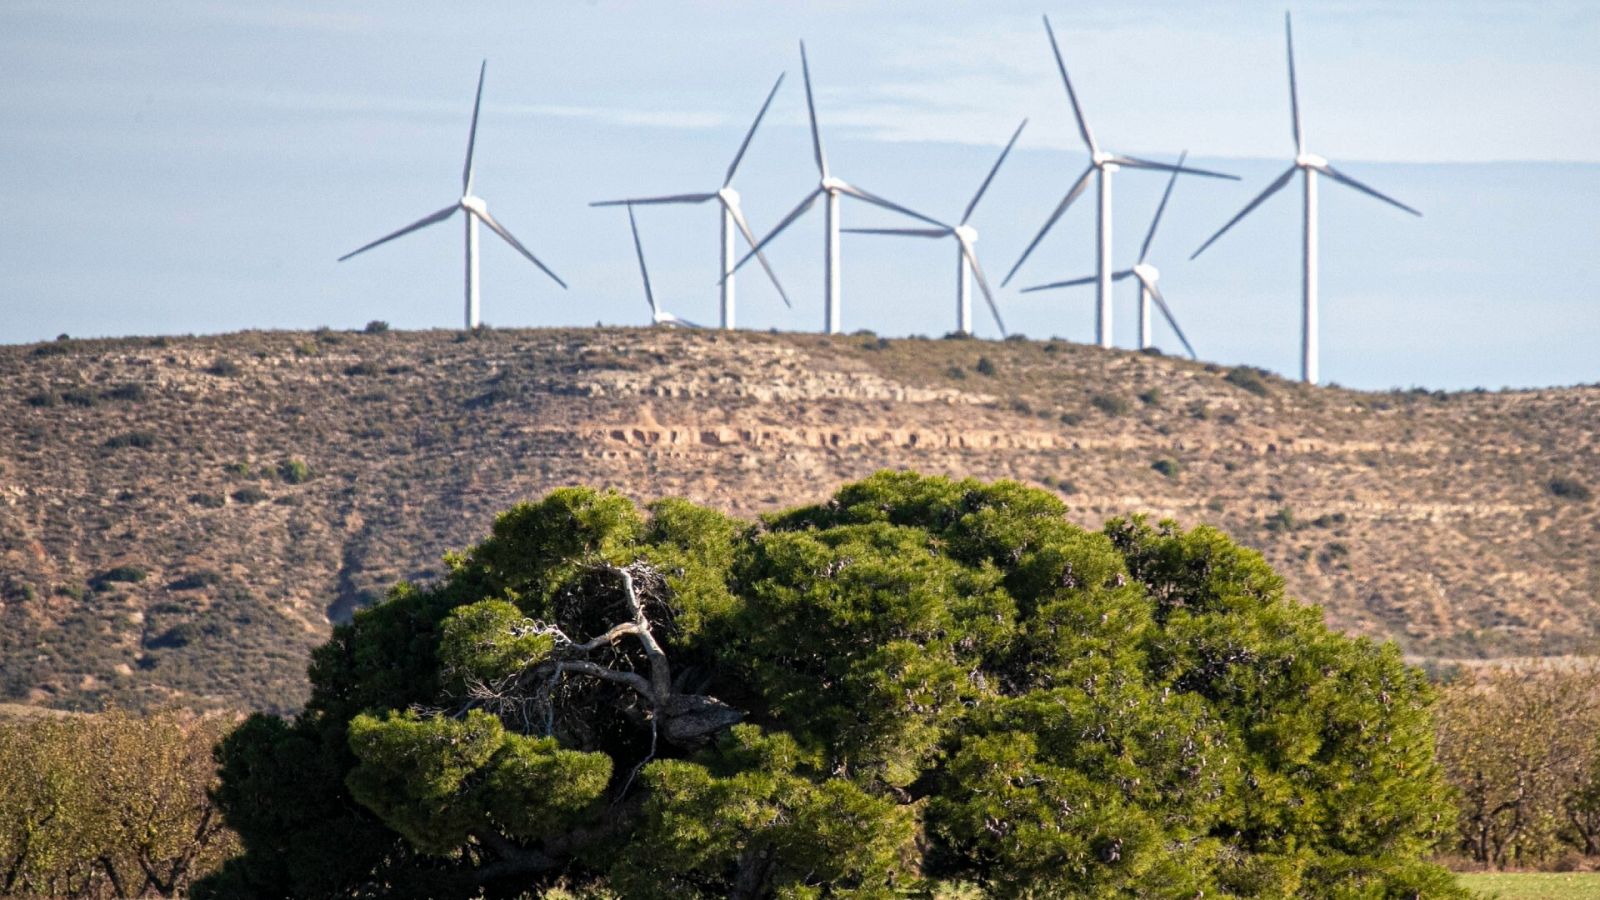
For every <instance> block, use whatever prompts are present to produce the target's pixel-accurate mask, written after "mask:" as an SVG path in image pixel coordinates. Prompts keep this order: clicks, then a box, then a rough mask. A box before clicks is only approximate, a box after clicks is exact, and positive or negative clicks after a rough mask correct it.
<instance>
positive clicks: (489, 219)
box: [473, 209, 567, 290]
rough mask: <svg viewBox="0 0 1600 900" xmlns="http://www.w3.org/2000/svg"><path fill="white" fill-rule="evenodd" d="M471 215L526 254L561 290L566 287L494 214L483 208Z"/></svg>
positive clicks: (518, 250)
mask: <svg viewBox="0 0 1600 900" xmlns="http://www.w3.org/2000/svg"><path fill="white" fill-rule="evenodd" d="M473 215H476V216H477V217H478V218H480V219H482V220H483V224H485V225H487V226H489V230H490V231H493V232H494V233H495V234H498V235H500V238H501V240H504V241H505V242H506V243H508V244H510V245H511V246H512V247H514V248H516V251H517V252H518V253H521V254H522V255H523V256H526V257H527V258H528V262H531V263H533V264H534V265H536V266H538V267H539V271H541V272H543V273H545V274H546V275H549V276H550V278H551V280H552V281H554V282H555V283H556V284H559V285H561V287H562V289H563V290H565V289H566V287H567V283H566V282H565V281H562V280H561V276H559V275H557V274H556V273H554V272H552V271H550V267H549V266H546V265H545V264H544V263H542V262H540V261H539V257H537V256H534V255H533V254H532V253H531V252H529V251H528V248H527V247H524V246H522V242H521V241H519V240H517V239H516V238H514V237H512V236H511V232H509V231H507V230H506V229H505V226H503V225H501V224H500V223H499V222H496V221H495V220H494V216H491V215H489V211H488V210H487V209H486V210H484V211H483V212H481V213H474V214H473Z"/></svg>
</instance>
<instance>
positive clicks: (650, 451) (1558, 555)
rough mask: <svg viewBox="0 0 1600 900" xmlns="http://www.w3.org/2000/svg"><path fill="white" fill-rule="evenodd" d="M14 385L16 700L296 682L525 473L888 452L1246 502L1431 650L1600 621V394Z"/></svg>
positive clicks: (7, 450) (847, 364) (719, 481)
mask: <svg viewBox="0 0 1600 900" xmlns="http://www.w3.org/2000/svg"><path fill="white" fill-rule="evenodd" d="M41 348H42V349H41ZM980 359H983V360H986V363H985V364H984V365H981V366H980V365H979V361H980ZM986 373H989V374H986ZM0 379H3V381H4V387H5V389H4V391H3V392H0V414H3V416H4V424H0V700H17V701H22V702H31V703H44V704H56V705H63V704H73V703H92V702H97V701H99V700H100V699H103V698H105V697H107V696H113V697H116V698H118V699H120V700H122V701H123V702H131V703H139V704H150V703H160V702H168V701H171V700H176V701H178V702H184V703H198V704H208V703H215V704H242V705H249V706H254V707H260V708H271V709H279V710H291V709H293V708H294V707H295V706H296V705H297V704H298V703H299V702H300V700H301V698H302V696H303V690H304V678H303V669H304V664H305V660H306V653H307V652H308V649H309V647H311V646H313V645H315V644H316V643H317V642H319V641H320V640H322V639H323V637H325V636H326V634H327V631H328V628H329V621H330V619H335V620H337V619H341V618H344V617H347V616H348V615H350V614H351V612H352V611H353V610H355V609H356V608H359V607H360V606H361V605H363V604H365V603H370V602H372V601H373V600H374V599H376V598H377V597H379V596H381V594H382V591H383V590H384V589H385V588H386V587H387V585H389V584H391V583H392V582H394V581H396V580H398V579H401V578H409V579H421V580H426V579H429V578H432V577H436V576H437V575H438V573H439V572H440V571H441V570H442V566H441V564H440V562H439V560H440V557H441V555H442V554H443V553H444V552H445V551H446V550H449V549H452V548H459V547H464V546H467V545H469V544H471V543H473V542H474V541H476V540H477V539H478V538H479V537H480V536H481V535H482V534H483V533H484V532H485V531H486V530H487V528H488V526H489V523H490V522H491V521H492V519H493V516H494V515H495V514H496V513H497V512H499V511H501V510H503V509H505V508H506V507H508V506H510V505H511V504H513V503H515V502H517V501H519V500H525V499H530V498H534V497H537V496H539V495H540V494H542V493H544V492H545V491H547V490H549V489H551V488H553V487H557V486H560V485H566V484H578V483H582V484H595V485H601V486H608V487H614V488H616V489H618V490H620V491H622V492H624V493H626V494H629V495H630V496H633V497H635V498H638V499H641V500H644V499H650V498H653V497H657V496H665V495H677V496H683V497H687V498H689V499H692V500H695V501H697V502H701V503H706V504H709V505H712V506H716V507H719V508H722V509H725V510H729V511H732V512H735V513H739V514H741V515H747V516H751V515H756V514H759V513H761V512H765V511H770V510H774V509H778V508H781V507H786V506H791V505H795V504H798V503H803V502H811V501H816V500H820V499H822V498H824V497H826V496H827V495H828V494H829V493H831V492H832V491H833V490H834V489H835V488H836V487H837V486H838V485H839V484H840V483H841V482H844V481H847V480H851V479H854V478H859V477H862V476H864V475H867V474H869V473H871V472H873V471H876V470H878V469H881V468H902V467H903V468H914V469H917V470H920V471H924V472H928V473H938V474H948V475H954V476H968V475H970V476H975V477H979V478H1001V477H1004V478H1015V479H1019V480H1024V481H1028V482H1031V483H1035V484H1041V485H1044V486H1046V487H1050V488H1053V489H1055V490H1057V491H1059V492H1061V493H1062V494H1063V495H1065V496H1066V499H1067V501H1068V502H1069V503H1070V504H1071V506H1072V508H1073V515H1074V516H1075V518H1077V519H1078V520H1079V521H1080V522H1081V523H1083V524H1085V525H1098V524H1100V523H1101V522H1103V521H1104V520H1105V519H1107V518H1109V517H1112V516H1116V515H1125V514H1128V513H1135V512H1143V513H1149V514H1150V515H1152V516H1156V517H1172V518H1176V519H1177V520H1179V521H1180V522H1181V523H1183V524H1185V525H1194V524H1199V523H1202V522H1204V523H1211V524H1215V525H1218V526H1220V527H1222V528H1224V529H1226V530H1228V531H1229V532H1231V533H1233V534H1234V535H1236V536H1237V537H1238V538H1240V539H1241V540H1243V541H1244V542H1246V543H1248V544H1251V545H1252V546H1255V547H1258V548H1259V549H1261V550H1262V551H1263V552H1264V553H1265V554H1266V555H1267V557H1268V558H1269V560H1270V561H1271V562H1272V563H1273V565H1274V566H1276V567H1277V568H1278V570H1279V571H1280V572H1281V573H1283V575H1284V577H1285V578H1286V580H1287V581H1288V583H1289V587H1290V589H1291V591H1292V592H1293V593H1295V594H1296V595H1298V596H1299V597H1301V598H1302V599H1304V600H1306V601H1308V602H1313V603H1318V604H1320V605H1322V606H1323V607H1324V609H1325V611H1326V613H1327V616H1328V619H1329V621H1330V622H1331V623H1332V624H1334V625H1335V626H1337V627H1340V628H1343V629H1346V630H1349V631H1352V632H1356V633H1361V634H1368V635H1372V636H1374V637H1380V638H1382V637H1392V638H1395V639H1397V640H1399V641H1400V642H1401V644H1402V645H1403V646H1404V647H1405V648H1406V649H1407V650H1408V651H1410V652H1412V653H1415V654H1420V655H1443V656H1494V655H1502V654H1505V655H1525V654H1530V653H1540V652H1568V651H1573V650H1580V651H1581V650H1584V649H1585V648H1587V647H1588V646H1589V642H1590V640H1591V638H1592V635H1593V629H1594V623H1595V622H1596V621H1600V617H1597V616H1596V613H1597V611H1600V610H1597V607H1600V558H1597V557H1600V554H1597V553H1596V551H1595V548H1596V547H1597V546H1600V514H1597V510H1600V500H1595V499H1592V498H1590V499H1585V498H1583V497H1582V493H1583V492H1582V491H1581V490H1579V491H1577V492H1574V491H1571V490H1566V491H1561V490H1560V489H1559V488H1558V491H1559V492H1558V491H1552V489H1551V487H1552V483H1553V482H1560V483H1575V484H1577V485H1578V486H1579V487H1580V488H1583V487H1587V488H1588V489H1590V490H1600V388H1595V387H1579V388H1569V389H1560V390H1544V391H1526V392H1504V393H1495V394H1488V393H1458V394H1426V393H1420V392H1411V393H1392V394H1391V393H1383V394H1370V393H1359V392H1353V391H1345V390H1341V389H1337V388H1309V387H1305V386H1302V385H1298V384H1291V383H1288V382H1283V381H1280V380H1277V379H1273V378H1265V379H1262V378H1259V377H1253V373H1242V374H1231V373H1230V371H1229V370H1226V369H1221V368H1218V367H1208V366H1205V365H1202V364H1197V363H1191V362H1187V361H1182V360H1175V359H1167V358H1161V357H1156V356H1146V355H1142V354H1137V353H1129V352H1121V351H1105V350H1100V349H1098V348H1094V347H1088V346H1083V345H1077V344H1070V343H1067V342H1063V341H1053V342H1043V341H1032V342H1030V341H1011V342H1005V343H994V342H986V341H970V340H933V341H928V340H893V341H880V340H878V339H876V338H872V337H867V336H840V337H833V338H828V337H822V336H818V335H767V334H753V333H737V334H733V335H724V334H716V333H696V332H681V331H663V330H648V329H605V330H565V331H563V330H555V331H543V330H541V331H486V332H483V333H481V334H478V335H475V336H470V337H469V336H465V335H460V334H457V333H454V332H417V333H390V334H384V335H366V334H350V333H328V332H321V333H316V334H309V333H242V334H236V335H227V336H220V337H212V338H172V339H155V340H148V339H128V340H118V341H97V342H90V341H75V342H67V343H62V344H49V345H39V346H37V347H7V348H0ZM292 461H300V462H303V463H304V464H305V466H306V469H307V470H308V471H307V472H305V473H299V472H297V471H296V470H295V468H294V467H293V466H292V465H290V463H292ZM306 474H309V477H308V478H307V477H304V475H306Z"/></svg>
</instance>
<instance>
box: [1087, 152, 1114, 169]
mask: <svg viewBox="0 0 1600 900" xmlns="http://www.w3.org/2000/svg"><path fill="white" fill-rule="evenodd" d="M1089 161H1090V162H1092V163H1093V164H1094V165H1095V166H1097V167H1098V168H1102V169H1105V170H1107V171H1109V172H1115V171H1116V170H1117V169H1119V168H1121V167H1120V166H1118V165H1117V155H1116V154H1115V153H1108V152H1106V151H1104V150H1096V151H1094V152H1093V153H1091V154H1089Z"/></svg>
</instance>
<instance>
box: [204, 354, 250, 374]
mask: <svg viewBox="0 0 1600 900" xmlns="http://www.w3.org/2000/svg"><path fill="white" fill-rule="evenodd" d="M241 371H243V370H242V369H240V368H239V364H238V363H236V362H234V361H233V360H231V359H228V358H227V357H225V356H219V357H217V358H216V359H215V360H214V361H213V362H212V363H211V365H209V366H207V367H206V373H207V374H210V375H216V376H219V377H222V378H232V377H233V376H235V375H238V374H239V373H240V372H241Z"/></svg>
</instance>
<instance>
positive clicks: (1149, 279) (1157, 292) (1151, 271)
mask: <svg viewBox="0 0 1600 900" xmlns="http://www.w3.org/2000/svg"><path fill="white" fill-rule="evenodd" d="M1188 157H1189V151H1187V150H1185V151H1184V152H1183V153H1182V154H1181V155H1180V156H1179V157H1178V165H1179V166H1182V165H1183V161H1184V160H1185V159H1187V158H1188ZM1177 183H1178V172H1177V170H1173V173H1172V175H1171V177H1169V178H1168V179H1167V189H1166V191H1165V192H1164V193H1162V195H1161V203H1160V204H1158V205H1157V206H1156V214H1155V217H1154V218H1152V219H1151V220H1150V230H1149V231H1147V232H1145V235H1144V244H1142V245H1141V246H1140V247H1139V261H1138V262H1136V263H1134V264H1133V268H1131V269H1123V270H1121V271H1118V272H1113V273H1112V274H1111V280H1112V281H1122V280H1123V279H1125V278H1133V279H1136V280H1137V281H1138V282H1139V349H1140V350H1143V349H1145V348H1147V347H1149V346H1150V301H1151V300H1154V301H1155V303H1156V306H1158V307H1160V309H1161V315H1162V316H1163V317H1164V318H1165V319H1166V320H1167V324H1168V325H1171V326H1172V330H1173V332H1174V333H1175V334H1177V335H1178V340H1180V341H1182V342H1183V349H1185V350H1187V351H1189V357H1190V358H1191V359H1196V358H1198V357H1197V356H1196V355H1195V352H1194V345H1192V344H1190V343H1189V339H1188V338H1187V337H1184V335H1183V329H1182V328H1179V327H1178V319H1177V317H1175V316H1174V315H1173V314H1172V307H1170V306H1168V305H1167V298H1165V297H1163V296H1161V289H1160V288H1159V287H1157V286H1156V282H1158V281H1160V280H1161V272H1160V270H1158V269H1157V268H1156V267H1155V266H1152V265H1150V264H1149V263H1147V262H1145V260H1146V259H1147V258H1148V257H1149V256H1150V242H1151V241H1153V240H1155V237H1156V227H1157V226H1159V225H1160V224H1161V214H1162V213H1163V212H1165V211H1166V209H1167V201H1168V200H1169V199H1171V198H1172V188H1173V185H1175V184H1177ZM1099 280H1100V279H1099V276H1096V275H1090V276H1088V277H1086V278H1072V279H1068V280H1067V281H1053V282H1051V283H1049V284H1037V285H1034V286H1033V287H1027V288H1023V289H1022V293H1024V294H1031V293H1033V292H1034V291H1050V290H1056V289H1059V288H1069V287H1080V286H1082V285H1086V284H1094V283H1096V282H1098V281H1099Z"/></svg>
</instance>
